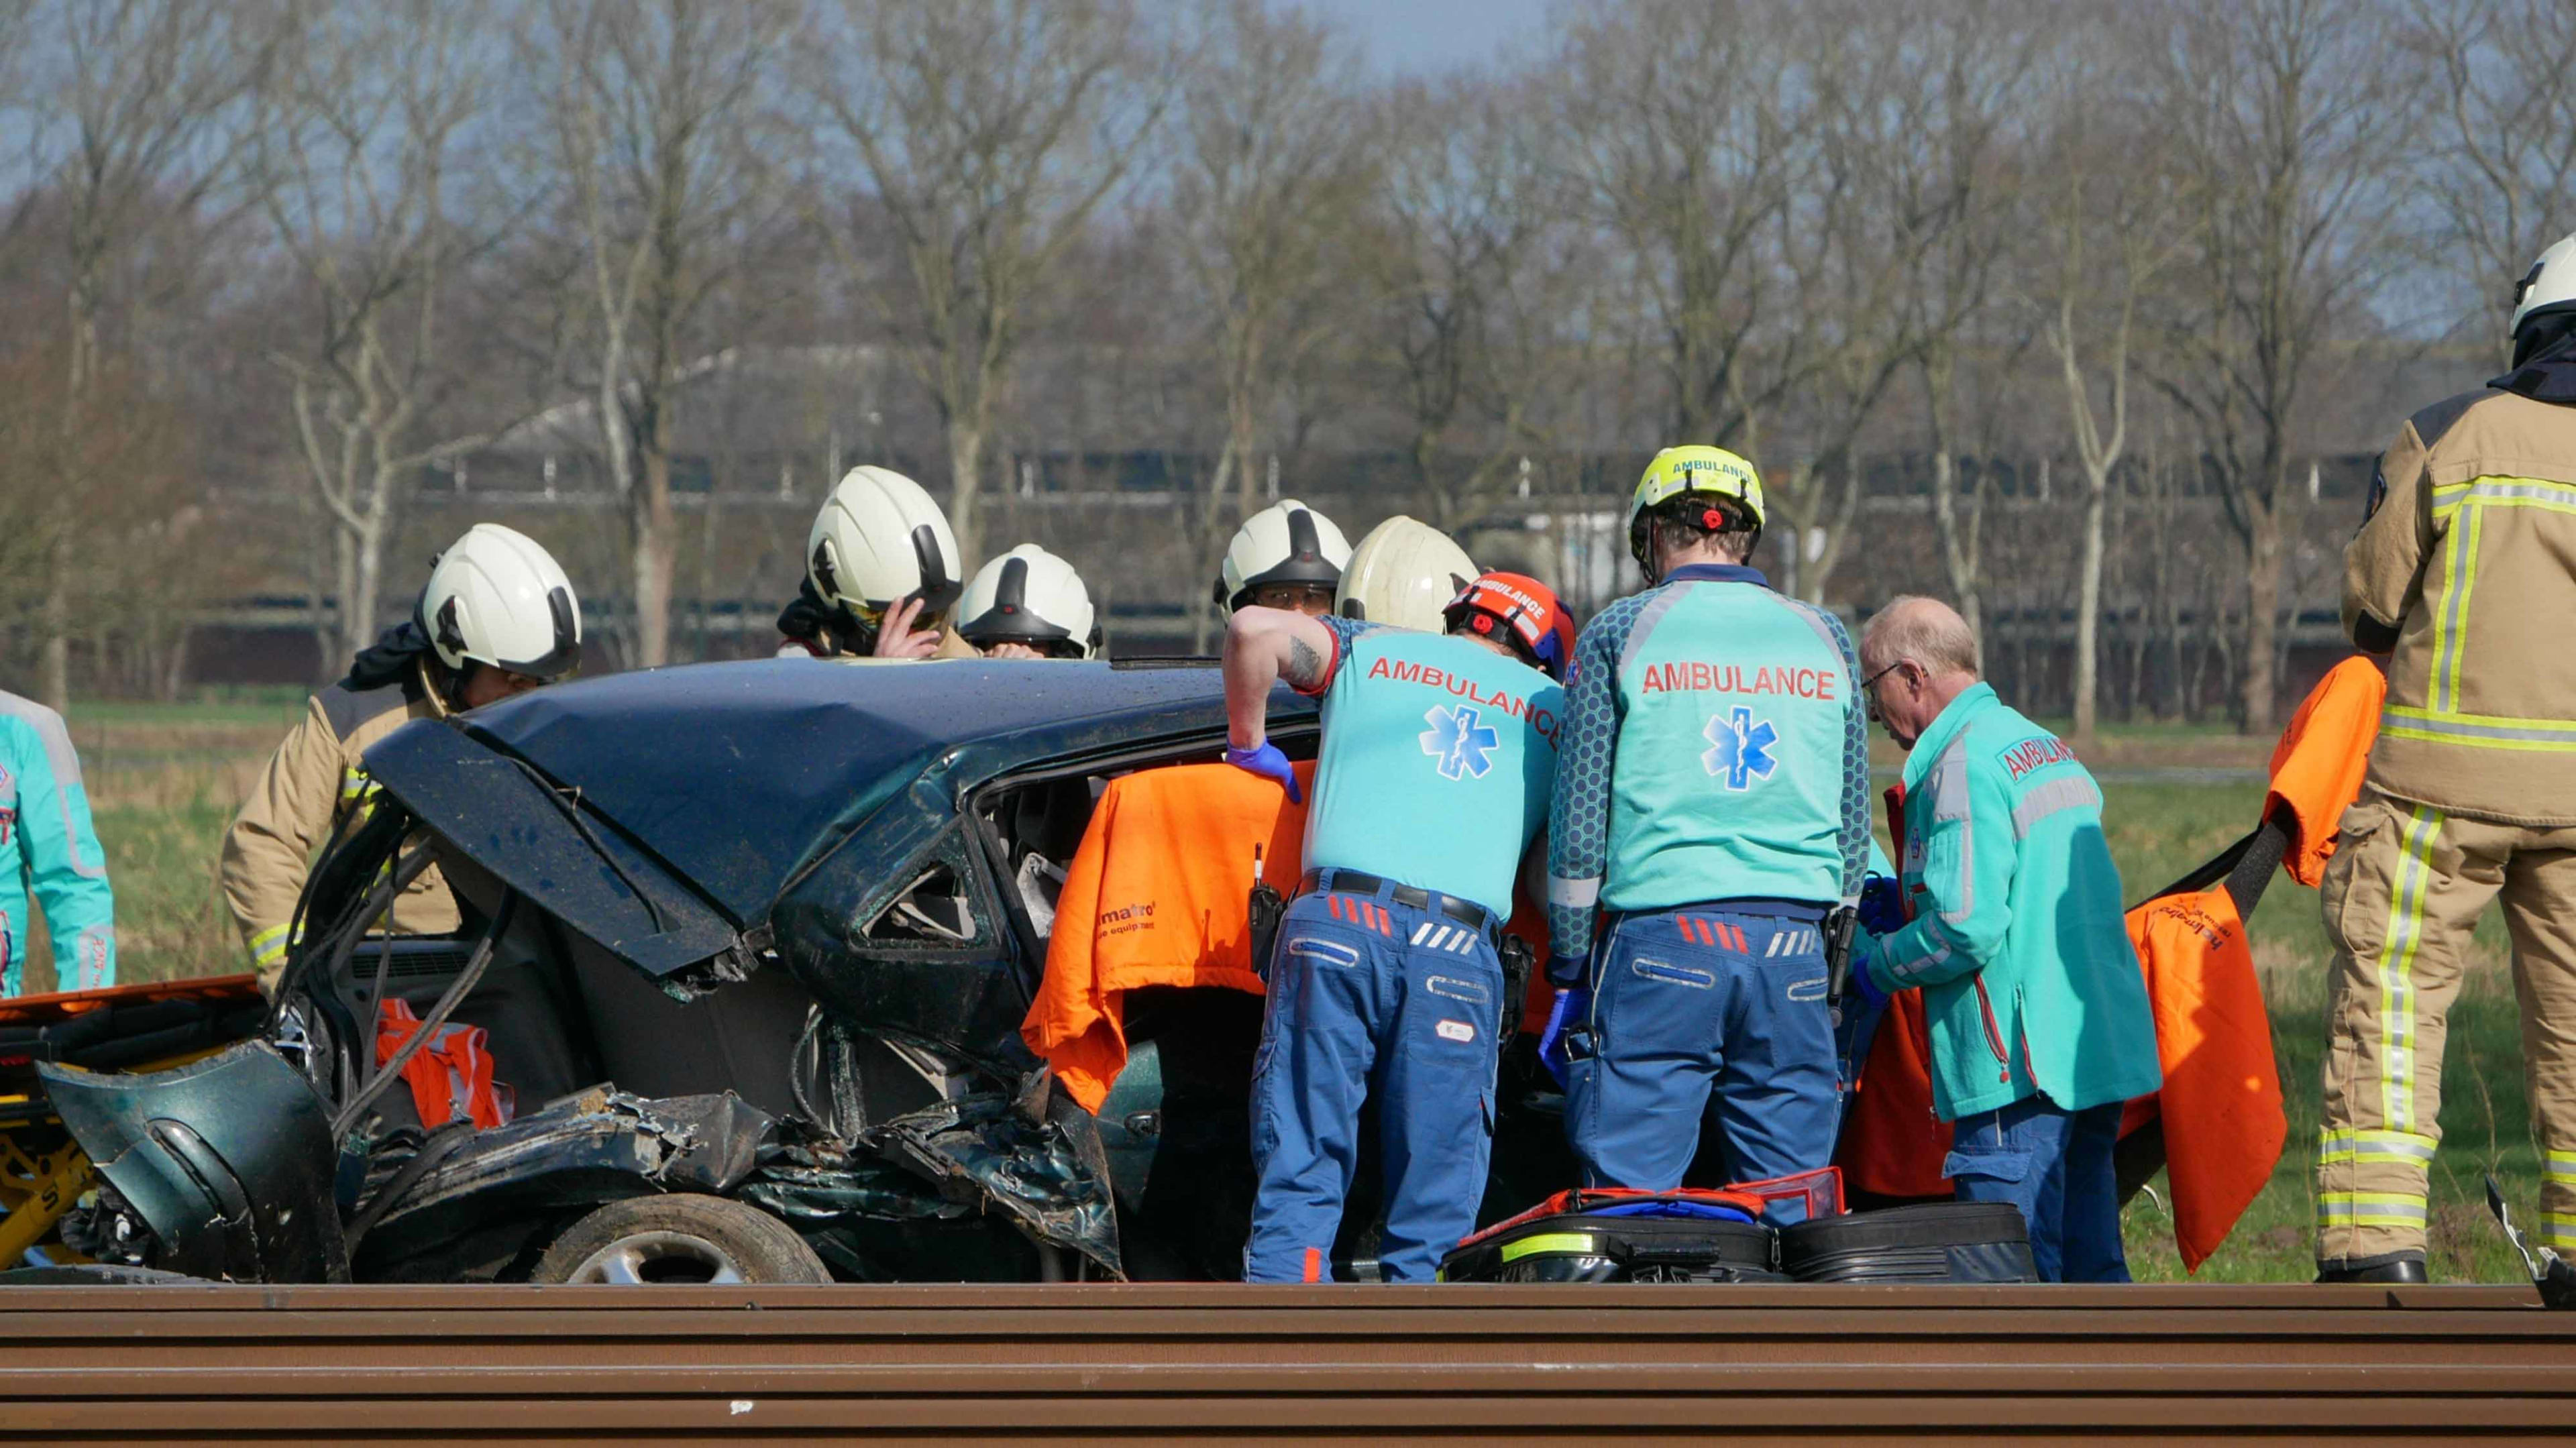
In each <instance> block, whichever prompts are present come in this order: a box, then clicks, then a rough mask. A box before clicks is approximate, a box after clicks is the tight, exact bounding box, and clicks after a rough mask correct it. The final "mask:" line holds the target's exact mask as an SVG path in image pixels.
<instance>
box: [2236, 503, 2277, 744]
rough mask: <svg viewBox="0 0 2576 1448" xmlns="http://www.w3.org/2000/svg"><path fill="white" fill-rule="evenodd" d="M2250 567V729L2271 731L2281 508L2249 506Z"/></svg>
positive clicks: (2247, 657) (2247, 688) (2247, 571)
mask: <svg viewBox="0 0 2576 1448" xmlns="http://www.w3.org/2000/svg"><path fill="white" fill-rule="evenodd" d="M2245 511H2246V514H2247V521H2248V522H2249V523H2250V524H2251V525H2252V527H2251V528H2250V529H2248V531H2247V537H2246V551H2247V553H2248V554H2250V555H2251V556H2250V557H2248V558H2247V560H2246V569H2245V696H2244V704H2245V732H2246V733H2248V734H2253V735H2258V736H2259V735H2264V734H2269V733H2271V732H2272V712H2273V709H2272V705H2273V692H2274V685H2273V678H2272V658H2273V636H2274V634H2275V633H2277V632H2278V631H2279V628H2280V607H2281V516H2280V510H2279V509H2278V508H2266V507H2262V506H2260V505H2256V506H2251V507H2248V508H2247V509H2246V510H2245Z"/></svg>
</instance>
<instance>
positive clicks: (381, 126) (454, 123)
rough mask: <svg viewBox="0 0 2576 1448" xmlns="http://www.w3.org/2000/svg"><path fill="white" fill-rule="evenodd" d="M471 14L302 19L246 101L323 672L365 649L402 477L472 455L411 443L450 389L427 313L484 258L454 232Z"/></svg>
mask: <svg viewBox="0 0 2576 1448" xmlns="http://www.w3.org/2000/svg"><path fill="white" fill-rule="evenodd" d="M488 13H489V12H488V7H486V6H485V5H483V4H480V3H471V0H469V3H463V4H458V3H450V0H383V3H381V4H374V5H364V6H357V7H346V6H337V5H333V6H317V7H315V8H314V9H313V11H312V12H311V13H310V14H308V15H305V16H300V17H298V20H299V22H300V23H299V26H298V30H297V33H296V34H295V36H294V37H293V41H292V43H291V44H288V45H285V46H282V47H280V49H279V54H278V59H277V61H276V63H275V64H274V65H272V66H271V67H270V69H269V72H268V75H267V77H266V79H265V81H264V82H263V84H262V85H261V87H260V94H259V110H258V124H257V126H256V128H255V129H254V131H253V140H252V144H251V148H250V152H249V164H250V179H251V181H252V182H253V184H254V186H255V188H256V192H257V194H258V196H259V198H260V205H261V209H262V210H263V211H264V212H265V213H266V214H267V217H268V220H269V223H270V226H271V228H272V230H273V232H274V234H275V236H276V238H277V241H278V244H279V245H280V246H281V247H282V248H283V249H284V251H285V253H286V255H287V256H288V257H289V258H291V259H292V260H293V262H294V265H295V268H296V271H297V273H298V275H299V277H300V278H301V280H302V287H301V290H302V292H303V296H302V298H301V299H300V300H302V301H303V303H304V307H303V311H304V313H305V316H306V318H307V319H309V330H308V331H305V333H304V335H305V338H306V340H305V343H304V345H303V346H302V347H299V348H297V349H295V350H292V351H281V353H280V354H279V356H278V357H277V361H278V364H279V365H280V366H281V367H283V368H284V369H285V371H286V372H287V374H288V376H289V378H290V379H291V381H292V387H293V391H292V402H293V410H294V416H293V425H294V436H295V445H296V452H297V455H298V456H299V458H300V460H301V462H302V464H303V467H304V470H305V472H306V474H307V476H308V479H309V481H310V483H311V485H312V488H313V492H314V496H315V498H316V499H317V500H318V501H319V502H320V504H321V506H322V509H323V511H324V513H325V514H326V516H327V519H328V522H329V527H330V537H331V549H330V567H331V580H332V582H333V584H334V585H335V589H334V592H335V596H336V597H337V598H338V600H339V608H338V610H337V614H336V617H335V619H334V621H333V625H332V630H331V635H330V637H329V638H328V639H327V640H325V642H324V650H323V659H324V666H325V667H326V668H330V667H336V665H334V664H333V663H332V662H331V661H332V660H336V659H342V658H346V657H348V656H350V655H351V654H353V653H355V652H356V651H357V650H358V649H360V648H363V647H365V646H366V645H367V644H368V643H369V642H371V641H372V640H373V639H374V637H375V632H376V606H377V603H378V600H379V596H380V594H381V591H382V589H381V579H382V573H383V560H384V551H385V546H386V544H387V542H388V541H389V540H390V538H391V537H392V534H393V531H394V529H395V527H396V526H397V525H398V522H399V519H400V513H401V508H402V504H403V501H404V499H405V497H406V495H407V494H408V492H409V491H410V484H411V480H412V479H413V477H414V476H415V475H416V474H418V473H419V471H420V470H421V469H423V468H424V467H427V466H429V465H431V464H433V463H435V462H438V461H440V460H442V459H445V458H450V457H454V456H456V455H459V454H462V453H464V452H466V451H469V450H470V449H472V448H474V447H476V446H479V445H480V444H481V443H482V442H484V441H486V440H488V435H474V436H458V437H452V438H448V439H444V440H439V441H432V440H431V439H430V438H429V437H428V435H427V434H428V430H429V428H430V426H431V424H432V422H433V420H434V418H435V414H436V411H437V409H438V407H439V404H440V402H441V401H442V399H443V398H444V397H445V396H446V395H447V393H448V392H449V391H450V390H452V389H453V388H454V387H455V385H456V383H457V378H456V377H455V376H454V372H453V360H452V353H453V351H454V348H453V346H452V345H451V344H450V340H449V334H448V328H447V326H446V325H445V320H444V316H443V313H444V311H445V309H446V306H447V304H448V302H449V300H450V292H451V290H452V288H454V287H455V286H456V285H457V284H458V283H459V282H460V281H463V280H465V278H463V277H461V276H460V275H459V273H460V272H461V271H462V269H463V267H464V266H465V264H466V263H467V262H468V261H469V260H470V259H471V258H472V256H473V255H474V254H475V253H476V251H478V250H479V249H480V248H481V247H483V246H485V245H486V244H488V241H489V236H488V234H487V233H485V232H482V231H479V230H477V229H476V228H475V227H473V226H472V225H471V224H470V223H469V222H468V221H467V220H466V219H465V216H464V207H463V206H462V205H460V201H461V198H460V196H459V192H460V191H461V190H464V189H466V188H467V186H468V185H469V184H470V180H469V178H466V177H460V176H459V174H458V173H459V172H460V171H463V170H466V169H467V168H468V167H470V166H471V164H472V159H473V155H474V153H475V151H476V149H477V148H476V146H475V144H474V143H475V142H476V141H478V140H481V139H484V138H481V137H478V136H476V135H475V134H474V126H475V124H476V122H477V121H478V120H479V119H481V118H482V117H484V116H485V115H486V114H487V113H488V110H489V108H490V105H491V101H492V97H491V95H490V93H489V90H488V87H489V84H490V81H491V77H490V76H489V75H488V74H487V68H488V65H489V50H490V40H491V37H490V35H489V34H488V33H486V32H485V30H484V29H483V25H482V22H483V21H484V20H485V19H486V18H487V16H488ZM300 330H301V329H300Z"/></svg>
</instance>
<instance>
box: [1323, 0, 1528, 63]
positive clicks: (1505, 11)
mask: <svg viewBox="0 0 2576 1448" xmlns="http://www.w3.org/2000/svg"><path fill="white" fill-rule="evenodd" d="M1302 3H1303V4H1304V6H1305V8H1306V9H1309V10H1312V11H1314V12H1316V13H1318V14H1323V15H1329V16H1332V17H1333V18H1335V19H1337V20H1339V21H1340V22H1342V24H1343V25H1344V26H1346V27H1347V28H1348V29H1349V31H1350V32H1351V34H1352V35H1354V36H1356V37H1358V39H1359V41H1360V43H1361V44H1362V45H1363V46H1365V47H1366V48H1367V50H1368V56H1369V62H1370V64H1371V65H1373V66H1375V67H1376V68H1377V69H1378V70H1379V71H1381V72H1383V73H1387V74H1412V75H1432V74H1437V73H1438V72H1440V71H1443V70H1447V69H1449V68H1450V67H1452V66H1456V65H1461V64H1474V63H1476V62H1479V61H1484V60H1489V59H1491V58H1492V57H1493V55H1494V52H1495V51H1496V50H1498V49H1500V48H1501V47H1502V46H1503V45H1504V44H1506V43H1508V42H1512V41H1521V40H1527V39H1528V38H1530V37H1532V36H1535V35H1537V34H1538V33H1540V31H1541V30H1543V29H1544V28H1545V25H1546V20H1547V0H1302Z"/></svg>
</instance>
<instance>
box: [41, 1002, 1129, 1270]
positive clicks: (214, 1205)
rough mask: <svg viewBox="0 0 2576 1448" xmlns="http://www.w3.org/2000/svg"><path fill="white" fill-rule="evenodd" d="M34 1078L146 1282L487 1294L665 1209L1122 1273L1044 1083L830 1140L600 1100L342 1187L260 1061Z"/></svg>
mask: <svg viewBox="0 0 2576 1448" xmlns="http://www.w3.org/2000/svg"><path fill="white" fill-rule="evenodd" d="M45 1080H46V1088H47V1091H48V1093H49V1094H50V1095H51V1096H52V1097H53V1099H54V1102H55V1105H56V1108H57V1110H58V1111H59V1112H60V1113H61V1116H62V1120H63V1123H64V1126H65V1127H66V1128H67V1129H68V1130H69V1131H70V1132H71V1134H72V1136H73V1137H74V1139H75V1140H77V1141H78V1142H80V1144H81V1145H82V1147H83V1148H84V1149H85V1150H87V1151H88V1152H89V1154H90V1156H91V1157H92V1159H93V1160H95V1161H96V1162H97V1163H98V1164H99V1171H100V1174H101V1175H102V1176H103V1177H105V1178H106V1180H107V1182H108V1184H109V1185H110V1186H111V1187H112V1188H113V1189H114V1191H115V1193H116V1194H117V1195H118V1196H119V1197H120V1198H121V1199H122V1202H123V1203H124V1206H125V1208H126V1210H128V1211H130V1212H131V1213H132V1214H133V1215H134V1216H135V1217H136V1218H139V1219H140V1220H141V1222H142V1223H143V1225H144V1226H145V1227H147V1228H148V1229H149V1231H150V1235H151V1237H152V1239H153V1241H154V1243H155V1247H156V1250H155V1251H154V1252H152V1253H151V1259H152V1260H151V1263H150V1265H152V1266H156V1267H162V1268H167V1269H170V1270H173V1271H179V1272H185V1273H188V1274H190V1275H192V1276H197V1277H206V1278H216V1279H230V1280H236V1281H259V1282H342V1281H348V1280H351V1279H352V1277H353V1276H354V1277H355V1278H356V1279H358V1280H369V1281H372V1280H413V1281H418V1280H424V1279H429V1280H441V1279H447V1280H452V1279H454V1278H457V1277H467V1276H481V1275H490V1274H491V1273H494V1272H498V1271H505V1270H507V1266H508V1264H509V1263H512V1262H514V1261H521V1260H525V1259H526V1258H527V1257H528V1256H529V1255H530V1254H532V1253H533V1252H534V1251H536V1250H538V1249H541V1248H542V1246H543V1245H544V1244H545V1242H546V1241H547V1240H550V1239H551V1237H552V1236H553V1234H554V1233H555V1232H556V1231H558V1230H560V1229H561V1227H562V1226H563V1225H565V1224H566V1223H567V1222H568V1221H569V1220H570V1219H571V1218H573V1217H577V1216H579V1215H580V1214H582V1213H585V1212H588V1211H590V1210H592V1209H594V1208H596V1207H599V1206H601V1205H604V1204H606V1203H608V1202H612V1201H617V1200H621V1199H623V1198H627V1197H633V1196H641V1195H649V1194H653V1193H658V1192H675V1191H677V1192H703V1193H708V1194H711V1195H717V1196H730V1197H736V1198H739V1199H741V1200H743V1201H746V1202H749V1203H751V1204H753V1205H756V1206H759V1207H762V1208H764V1209H766V1210H768V1211H770V1212H772V1213H774V1214H776V1215H778V1216H779V1217H781V1218H782V1219H784V1220H786V1221H787V1222H788V1223H789V1224H790V1225H792V1226H795V1227H796V1228H797V1229H798V1230H799V1231H800V1232H803V1233H806V1234H807V1235H809V1236H814V1237H825V1236H829V1235H830V1234H832V1233H833V1232H835V1231H837V1230H839V1229H841V1228H844V1227H847V1226H850V1225H853V1224H865V1223H924V1222H958V1221H962V1220H964V1219H969V1218H998V1219H999V1220H1000V1221H1002V1222H1007V1223H1008V1224H1009V1225H1010V1226H1011V1227H1014V1228H1016V1229H1017V1231H1018V1232H1019V1234H1021V1235H1023V1236H1026V1237H1027V1238H1029V1239H1030V1240H1032V1241H1034V1242H1036V1243H1038V1244H1039V1245H1041V1246H1042V1247H1050V1248H1057V1249H1062V1250H1064V1251H1068V1252H1072V1253H1076V1254H1079V1255H1080V1256H1081V1257H1082V1258H1083V1259H1085V1261H1086V1262H1088V1263H1089V1264H1090V1267H1091V1269H1092V1273H1093V1275H1104V1276H1107V1277H1110V1278H1117V1277H1120V1276H1121V1275H1123V1274H1122V1270H1121V1263H1120V1256H1119V1246H1118V1231H1117V1221H1116V1215H1115V1212H1114V1210H1113V1208H1112V1206H1111V1200H1110V1189H1109V1173H1108V1170H1107V1165H1106V1160H1105V1158H1104V1156H1103V1154H1102V1152H1101V1148H1100V1143H1099V1138H1098V1136H1097V1134H1096V1131H1095V1129H1094V1126H1093V1123H1092V1122H1091V1119H1090V1117H1089V1115H1088V1114H1087V1113H1084V1112H1083V1111H1081V1110H1080V1109H1079V1108H1078V1107H1076V1106H1074V1105H1073V1104H1072V1103H1071V1102H1070V1101H1067V1100H1064V1099H1063V1098H1062V1097H1061V1096H1060V1095H1059V1094H1057V1093H1053V1092H1052V1091H1050V1090H1049V1089H1048V1088H1047V1085H1046V1082H1045V1080H1044V1078H1043V1077H1042V1076H1041V1077H1040V1078H1039V1079H1038V1080H1037V1081H1036V1082H1035V1083H1033V1089H1032V1090H1031V1091H1029V1092H1027V1093H1024V1095H1023V1096H1022V1097H1021V1098H1020V1099H1016V1100H1015V1099H1013V1098H1012V1097H1010V1096H1008V1095H1006V1094H1004V1093H1000V1092H985V1093H978V1094H974V1095H969V1096H964V1097H960V1098H957V1099H955V1100H949V1101H943V1102H940V1103H937V1104H935V1105H933V1106H930V1107H928V1108H925V1109H923V1110H920V1111H916V1112H913V1113H911V1114H909V1115H906V1116H900V1117H896V1118H894V1119H892V1120H889V1121H886V1122H883V1123H881V1124H879V1125H877V1126H874V1127H871V1128H869V1129H868V1130H866V1131H864V1132H862V1133H861V1134H860V1135H859V1136H858V1138H857V1139H856V1140H854V1141H847V1142H843V1141H837V1140H832V1139H829V1138H825V1137H821V1136H819V1135H817V1134H815V1133H814V1132H812V1131H811V1130H809V1129H808V1128H806V1127H805V1126H804V1125H803V1124H802V1123H800V1122H795V1121H788V1122H783V1123H782V1122H780V1121H779V1120H777V1119H775V1118H773V1117H771V1116H770V1115H768V1114H767V1113H766V1112H763V1111H760V1110H758V1109H757V1108H755V1107H752V1106H750V1105H748V1104H746V1103H745V1102H743V1101H742V1100H741V1099H740V1098H739V1097H736V1096H734V1095H733V1094H731V1093H729V1092H728V1093H722V1094H717V1095H711V1096H687V1097H674V1098H668V1099H661V1100H648V1099H645V1098H642V1097H638V1096H634V1095H630V1094H628V1093H625V1092H621V1091H617V1090H615V1089H614V1088H612V1087H600V1088H594V1089H593V1090H590V1091H586V1092H583V1093H581V1094H579V1095H576V1096H573V1097H570V1098H567V1099H565V1100H562V1101H559V1102H555V1103H553V1104H551V1105H549V1106H548V1107H546V1108H545V1109H544V1110H542V1111H538V1112H536V1113H533V1114H531V1115H528V1116H524V1117H521V1118H519V1119H518V1120H516V1121H513V1122H511V1123H509V1124H508V1125H505V1126H501V1127H498V1128H495V1129H492V1130H488V1131H482V1132H473V1133H470V1134H457V1133H454V1132H442V1133H431V1134H429V1135H427V1136H423V1135H422V1134H420V1133H418V1132H405V1133H400V1134H398V1135H396V1136H394V1137H388V1138H385V1139H383V1140H379V1141H376V1142H373V1143H369V1144H368V1149H367V1150H366V1151H365V1152H363V1153H358V1152H355V1151H353V1152H352V1153H351V1159H350V1160H349V1161H348V1162H347V1163H345V1169H344V1162H343V1159H342V1158H343V1151H342V1149H341V1147H340V1145H339V1144H337V1143H334V1142H333V1141H332V1140H331V1139H330V1127H329V1114H328V1112H327V1111H326V1110H325V1108H324V1107H323V1105H322V1102H321V1100H320V1099H319V1097H317V1096H316V1095H315V1093H314V1091H313V1088H312V1087H311V1085H310V1084H309V1083H308V1082H307V1081H306V1079H305V1078H304V1076H303V1075H302V1073H300V1072H298V1071H297V1070H296V1069H295V1068H294V1067H293V1066H292V1065H291V1064H289V1063H288V1062H287V1061H286V1060H285V1058H284V1057H282V1056H281V1055H279V1054H278V1052H277V1050H276V1049H275V1048H274V1047H273V1046H271V1045H269V1044H268V1043H266V1042H252V1043H249V1044H246V1045H243V1046H240V1047H237V1048H235V1049H233V1050H231V1051H227V1052H225V1053H224V1054H222V1055H220V1056H216V1057H212V1058H210V1059H208V1060H205V1061H200V1062H196V1063H193V1064H191V1065H188V1066H183V1067H180V1068H178V1069H176V1070H172V1071H162V1072H154V1073H151V1074H148V1075H130V1076H103V1075H96V1074H93V1073H90V1072H86V1071H78V1070H72V1069H68V1068H59V1067H47V1068H45ZM388 1194H390V1195H388ZM825 1255H826V1256H827V1258H831V1259H833V1260H836V1261H839V1262H841V1263H842V1265H843V1266H844V1267H845V1268H848V1269H851V1270H853V1271H854V1272H855V1271H857V1270H859V1269H860V1266H861V1264H857V1263H854V1262H853V1261H851V1259H850V1257H849V1255H848V1254H847V1253H841V1254H835V1253H831V1252H826V1254H825ZM353 1256H354V1259H355V1267H354V1270H353V1268H352V1258H353ZM933 1272H934V1275H946V1274H945V1273H941V1272H938V1271H937V1269H936V1268H935V1267H934V1269H933ZM869 1275H875V1272H874V1271H870V1273H869Z"/></svg>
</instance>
